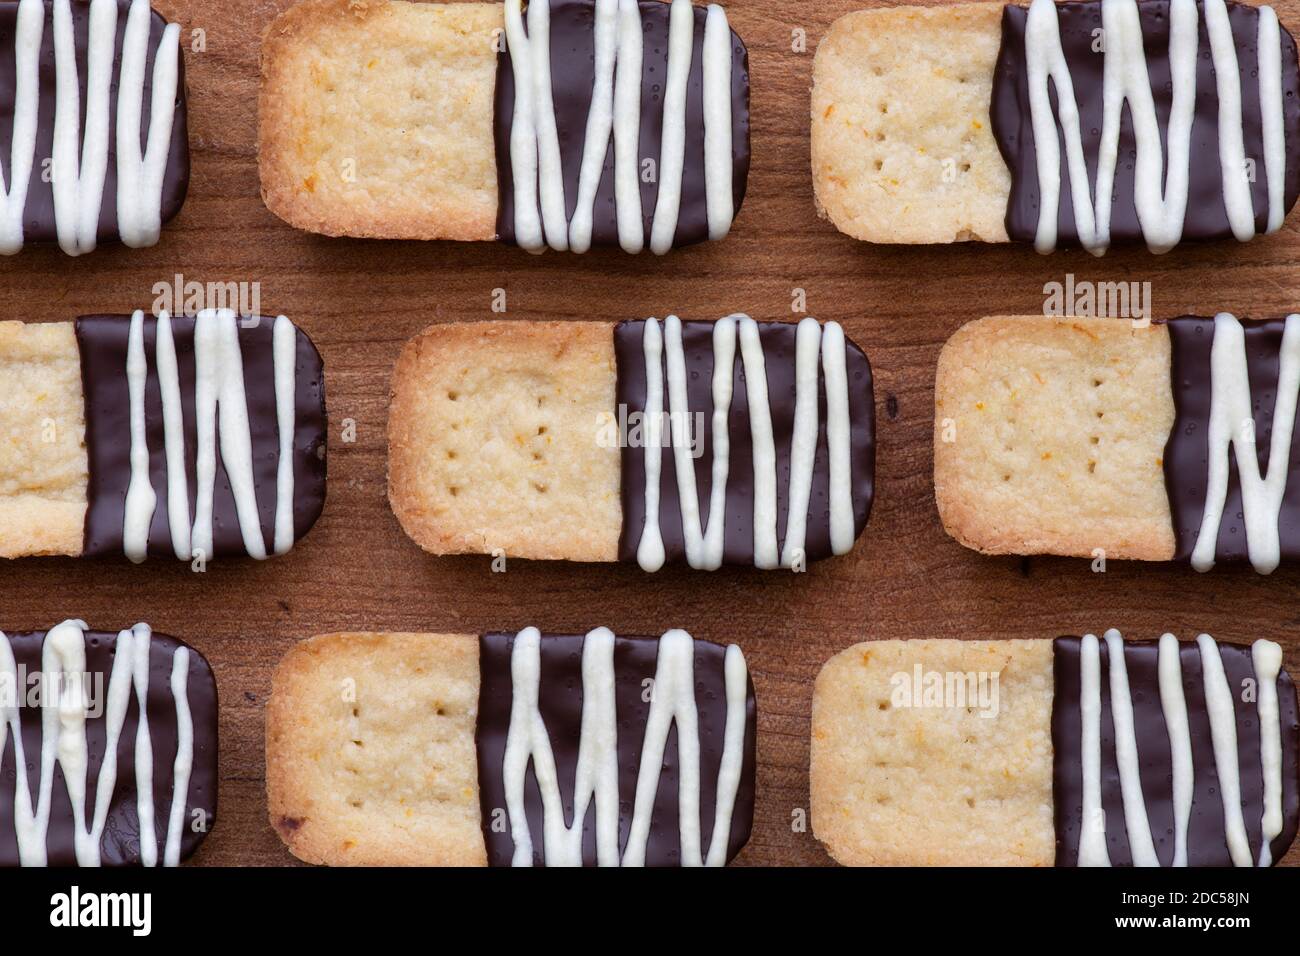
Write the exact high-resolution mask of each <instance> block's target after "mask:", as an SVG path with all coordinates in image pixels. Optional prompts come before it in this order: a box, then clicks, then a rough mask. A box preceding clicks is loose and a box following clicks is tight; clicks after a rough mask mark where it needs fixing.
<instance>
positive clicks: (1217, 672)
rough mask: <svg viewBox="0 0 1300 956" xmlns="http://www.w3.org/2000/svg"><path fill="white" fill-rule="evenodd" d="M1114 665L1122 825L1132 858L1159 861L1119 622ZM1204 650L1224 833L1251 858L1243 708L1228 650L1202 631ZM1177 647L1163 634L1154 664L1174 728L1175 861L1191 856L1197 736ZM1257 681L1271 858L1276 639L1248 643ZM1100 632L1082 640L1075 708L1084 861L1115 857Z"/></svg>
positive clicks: (1278, 802) (1266, 847)
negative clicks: (1104, 749)
mask: <svg viewBox="0 0 1300 956" xmlns="http://www.w3.org/2000/svg"><path fill="white" fill-rule="evenodd" d="M1105 640H1106V649H1107V659H1108V665H1109V671H1110V712H1111V720H1112V725H1113V727H1114V733H1115V761H1116V765H1117V768H1118V770H1119V778H1120V791H1121V796H1122V799H1123V813H1124V827H1125V830H1126V832H1127V834H1128V841H1129V850H1130V853H1131V855H1132V859H1133V864H1134V865H1135V866H1159V865H1160V861H1159V859H1158V858H1157V856H1156V851H1155V845H1154V843H1153V841H1152V836H1151V828H1150V823H1149V820H1148V815H1147V805H1146V799H1145V797H1144V796H1143V793H1142V774H1141V767H1142V764H1141V755H1140V754H1139V753H1138V743H1137V734H1136V729H1135V727H1134V722H1133V699H1132V696H1131V692H1130V689H1129V682H1128V667H1127V664H1126V662H1125V658H1124V639H1123V637H1122V636H1121V635H1120V633H1119V631H1117V630H1114V629H1111V630H1109V631H1107V632H1106V636H1105ZM1196 643H1197V646H1198V648H1199V650H1200V655H1201V679H1202V682H1203V686H1204V693H1205V709H1206V715H1207V717H1208V719H1209V723H1210V736H1211V744H1212V748H1213V753H1214V772H1215V775H1216V777H1217V780H1218V787H1217V789H1218V791H1219V794H1220V797H1221V799H1222V802H1223V819H1224V833H1225V839H1226V843H1227V847H1228V853H1229V856H1230V857H1231V859H1232V862H1233V864H1234V865H1236V866H1250V865H1252V863H1253V858H1252V855H1251V850H1250V843H1249V839H1248V837H1247V834H1246V823H1245V817H1244V815H1243V812H1242V807H1241V766H1240V764H1241V750H1240V747H1239V744H1238V739H1237V716H1236V711H1235V707H1234V704H1233V700H1232V696H1233V693H1232V688H1231V686H1230V685H1229V683H1228V678H1227V675H1226V673H1225V672H1224V668H1223V658H1222V656H1221V655H1220V653H1219V646H1218V644H1217V643H1215V640H1214V638H1212V637H1210V635H1208V634H1201V635H1200V636H1198V637H1197V638H1196ZM1180 653H1181V648H1180V646H1179V643H1178V640H1177V639H1176V638H1175V637H1174V636H1173V635H1172V634H1165V635H1164V636H1162V637H1161V638H1160V644H1159V650H1158V657H1157V673H1158V683H1159V691H1160V706H1161V709H1162V711H1163V714H1164V719H1165V729H1166V732H1167V733H1168V735H1169V748H1170V756H1171V758H1172V775H1171V785H1172V802H1173V816H1174V856H1173V861H1172V862H1173V865H1174V866H1186V865H1187V827H1188V820H1189V819H1190V817H1191V811H1192V801H1193V795H1194V792H1195V779H1196V778H1195V772H1196V768H1195V766H1194V763H1193V759H1192V738H1191V733H1190V731H1189V729H1188V713H1187V700H1186V696H1185V694H1184V693H1183V683H1182V680H1183V674H1182V664H1181V662H1180V659H1179V658H1180ZM1251 658H1252V662H1253V665H1254V671H1255V680H1256V684H1257V687H1258V695H1259V696H1258V704H1257V713H1258V719H1259V740H1260V762H1261V766H1262V772H1263V776H1264V795H1263V804H1264V806H1263V814H1262V817H1261V831H1262V834H1263V836H1262V840H1261V847H1260V851H1259V865H1260V866H1268V865H1270V863H1271V862H1272V853H1271V846H1270V844H1271V843H1272V841H1273V839H1274V838H1276V837H1277V836H1278V834H1280V833H1281V832H1282V825H1283V820H1282V724H1281V716H1280V711H1279V708H1278V697H1277V679H1278V675H1279V674H1280V673H1281V668H1282V649H1281V648H1280V647H1279V646H1278V645H1277V644H1275V643H1273V642H1272V641H1267V640H1258V641H1256V642H1255V643H1254V645H1253V646H1252V648H1251ZM1100 666H1101V665H1100V654H1099V644H1098V641H1097V638H1096V637H1095V636H1094V635H1092V634H1086V635H1084V637H1083V638H1082V639H1081V641H1080V643H1079V667H1080V674H1079V710H1080V717H1081V731H1082V732H1081V740H1080V761H1081V773H1082V790H1083V808H1082V820H1081V830H1080V833H1079V857H1078V865H1079V866H1110V865H1111V864H1110V855H1109V853H1108V852H1107V849H1106V813H1105V810H1104V808H1103V804H1102V794H1101V768H1102V761H1101V709H1102V707H1101V680H1100Z"/></svg>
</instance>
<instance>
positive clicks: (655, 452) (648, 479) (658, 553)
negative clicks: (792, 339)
mask: <svg viewBox="0 0 1300 956" xmlns="http://www.w3.org/2000/svg"><path fill="white" fill-rule="evenodd" d="M737 340H739V346H740V353H741V362H742V364H743V367H744V370H745V387H746V402H747V405H748V408H749V420H750V437H751V446H752V449H753V461H754V473H753V478H754V481H753V487H754V522H753V527H754V563H755V565H756V566H757V567H760V568H775V567H778V566H780V567H795V566H797V565H800V564H802V563H803V562H804V559H805V552H804V546H805V542H806V534H807V517H808V503H809V499H810V496H811V490H812V473H813V466H814V462H815V460H816V453H817V437H818V429H819V424H820V423H819V412H818V397H819V393H818V390H819V383H818V374H817V372H818V358H819V356H820V359H821V364H822V368H823V372H824V376H825V384H826V415H827V420H826V434H827V445H828V451H829V456H830V531H831V550H832V552H833V553H834V554H844V553H845V552H847V551H849V550H850V549H851V548H852V547H853V532H854V517H853V497H852V487H851V484H850V477H851V475H850V453H851V449H850V424H851V422H850V415H849V391H848V373H847V366H846V362H847V359H846V352H845V345H844V332H843V330H842V329H841V328H840V326H839V325H838V324H837V323H835V322H827V323H826V324H825V326H822V325H821V324H820V323H818V321H817V320H816V319H813V318H805V319H803V320H802V321H801V322H800V323H799V326H798V329H797V331H796V343H795V407H794V426H793V429H792V432H793V433H792V435H791V448H790V485H789V507H788V509H787V515H786V530H785V540H784V545H783V547H782V549H781V551H780V553H779V554H778V549H777V488H776V463H777V458H776V445H775V443H774V440H773V436H772V407H771V402H770V400H769V396H768V391H767V372H766V358H765V356H764V353H763V344H762V339H761V337H760V335H759V325H758V323H757V322H755V321H754V320H753V319H751V318H750V317H749V316H747V315H743V314H740V313H737V314H735V315H730V316H727V317H726V318H724V319H719V320H718V321H717V322H715V323H714V326H713V383H712V398H713V414H712V421H711V426H710V428H711V430H710V433H709V434H710V439H711V441H712V444H713V470H712V479H711V482H710V491H709V518H708V524H707V526H706V527H703V528H701V519H700V502H699V493H698V491H697V487H696V482H695V466H694V462H693V461H692V459H691V451H690V449H691V437H690V433H689V429H690V412H691V409H690V408H689V401H688V399H687V388H686V384H687V383H686V357H685V351H684V348H683V346H682V325H681V321H680V320H679V319H678V318H677V316H675V315H670V316H668V317H667V318H666V319H665V320H664V324H663V330H662V332H661V330H660V326H659V321H658V320H657V319H653V318H651V319H647V320H646V322H645V331H644V333H643V338H642V350H643V353H644V355H645V362H646V367H645V371H646V407H645V422H646V429H645V442H644V445H645V499H644V500H645V525H644V527H643V528H642V530H641V537H640V540H639V542H638V546H637V562H638V563H639V564H640V565H641V567H642V568H643V569H644V570H646V571H657V570H659V569H660V568H661V567H663V563H664V560H665V553H664V545H663V537H662V534H661V532H660V529H659V510H660V508H659V505H660V502H659V480H660V474H661V461H662V454H663V447H662V445H663V425H662V420H663V418H664V378H665V375H664V372H665V367H666V369H667V384H668V388H667V392H668V420H669V425H670V428H671V434H672V449H673V465H674V470H675V472H676V475H677V491H678V505H679V508H680V510H681V518H682V537H683V541H684V544H685V550H686V561H687V563H688V564H689V565H690V566H691V567H693V568H698V569H702V570H714V569H716V568H718V567H720V566H721V564H722V558H723V553H724V547H725V526H724V525H725V521H726V510H727V509H726V501H727V479H728V473H729V470H730V455H731V441H730V429H729V424H728V422H729V418H730V414H731V401H732V390H733V381H734V376H735V355H736V346H737Z"/></svg>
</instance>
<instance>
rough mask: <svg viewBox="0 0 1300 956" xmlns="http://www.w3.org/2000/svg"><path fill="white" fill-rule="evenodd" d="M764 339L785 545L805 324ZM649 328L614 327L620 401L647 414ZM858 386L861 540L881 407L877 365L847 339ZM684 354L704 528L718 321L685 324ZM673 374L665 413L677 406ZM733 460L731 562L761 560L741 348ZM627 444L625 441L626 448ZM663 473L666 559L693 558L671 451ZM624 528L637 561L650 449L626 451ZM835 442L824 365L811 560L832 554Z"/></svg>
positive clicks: (854, 419)
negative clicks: (672, 402) (698, 439)
mask: <svg viewBox="0 0 1300 956" xmlns="http://www.w3.org/2000/svg"><path fill="white" fill-rule="evenodd" d="M758 328H759V338H760V340H761V341H762V343H763V352H764V355H765V357H766V363H765V365H766V370H767V388H768V401H769V403H770V404H771V406H772V436H773V440H774V442H775V445H776V509H777V544H778V547H782V546H784V543H785V525H786V515H787V513H788V511H789V500H790V440H791V435H792V434H793V431H794V400H795V341H796V334H797V332H796V330H797V329H798V325H797V324H796V323H789V322H760V323H759V325H758ZM644 334H645V322H642V321H635V322H620V323H619V324H618V325H617V326H616V327H615V329H614V351H615V355H616V357H617V362H618V385H617V396H618V405H619V407H620V408H626V409H627V411H628V413H629V414H630V413H632V412H640V411H644V410H645V401H646V376H645V351H644V349H643V347H642V338H643V336H644ZM844 345H845V356H846V367H847V370H848V384H849V418H850V432H849V442H850V449H851V451H850V456H851V466H850V467H851V487H852V494H853V521H854V534H855V536H856V535H860V534H861V533H862V529H863V528H864V527H866V524H867V516H868V515H869V514H870V512H871V501H872V495H873V485H874V478H875V463H876V451H875V435H876V409H875V401H874V397H873V392H872V382H871V365H870V363H869V362H868V361H867V357H866V355H864V354H863V352H862V350H861V349H860V348H858V347H857V345H855V344H854V343H853V342H851V341H848V340H847V339H846V340H845V343H844ZM682 351H683V352H684V354H685V357H686V394H687V401H688V403H689V405H690V411H691V412H693V413H694V412H702V413H703V415H704V424H705V428H704V435H703V441H702V444H701V449H702V451H703V454H701V455H700V456H699V457H698V458H696V459H695V484H696V491H697V494H698V496H699V499H700V521H701V525H702V526H704V525H705V524H706V523H707V522H708V519H709V494H710V490H711V489H712V487H713V436H712V434H711V432H712V420H713V394H712V386H713V323H712V322H683V323H682ZM666 375H667V372H666V370H665V388H664V395H665V398H664V408H665V410H667V408H668V400H667V379H666ZM728 432H729V437H730V439H731V459H730V460H731V463H730V467H729V470H728V473H727V515H726V523H725V533H724V535H723V537H724V539H725V544H724V548H723V558H722V560H723V563H725V564H745V565H751V566H752V565H753V563H754V458H753V442H752V439H751V435H750V425H749V400H748V397H747V396H746V393H745V371H744V363H743V361H742V360H741V357H740V349H739V347H737V350H736V360H735V380H734V385H733V390H732V396H731V414H730V417H729V419H728ZM625 444H626V443H625ZM660 451H661V453H662V465H661V467H660V473H659V489H660V490H659V495H660V499H659V529H660V532H661V533H662V534H663V540H664V553H665V556H666V560H667V561H670V562H671V561H684V560H685V558H686V546H685V539H684V535H683V532H682V516H681V505H680V501H679V497H678V494H677V466H676V464H675V462H674V460H673V453H672V449H671V448H663V449H661V450H660ZM621 454H622V495H623V530H622V534H621V535H620V537H619V545H618V555H619V560H620V561H635V560H636V551H637V545H638V544H639V543H640V541H641V532H642V529H644V527H645V520H646V513H645V454H646V449H644V448H641V447H636V448H631V447H624V448H623V450H622V453H621ZM828 458H829V451H828V448H827V444H826V382H825V378H824V376H823V374H822V372H821V364H820V362H819V363H818V413H817V455H816V458H815V460H814V464H813V480H812V494H811V496H810V497H809V499H808V525H807V534H806V537H805V544H804V551H805V555H806V557H807V560H809V561H816V560H818V559H820V558H826V557H829V556H830V555H831V543H830V506H829V500H828V499H829V496H830V463H829V461H828Z"/></svg>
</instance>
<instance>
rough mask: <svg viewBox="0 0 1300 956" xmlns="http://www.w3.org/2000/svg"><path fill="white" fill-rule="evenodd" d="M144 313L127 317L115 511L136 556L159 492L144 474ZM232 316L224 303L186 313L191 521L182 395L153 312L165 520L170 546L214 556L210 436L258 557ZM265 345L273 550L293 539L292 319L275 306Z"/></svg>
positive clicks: (166, 327)
mask: <svg viewBox="0 0 1300 956" xmlns="http://www.w3.org/2000/svg"><path fill="white" fill-rule="evenodd" d="M144 321H145V319H144V314H143V313H142V312H139V311H137V312H136V313H135V314H134V315H133V316H132V317H131V329H130V334H129V339H128V349H127V363H126V375H127V383H128V388H129V393H130V400H131V436H130V440H131V482H130V485H129V487H128V490H127V497H126V507H125V509H124V512H123V527H122V539H123V548H124V551H125V553H126V556H127V557H128V558H130V559H131V560H132V561H136V562H139V561H143V560H144V558H145V556H146V553H147V548H148V541H149V528H150V525H151V524H152V522H153V515H154V510H155V509H156V507H157V493H156V491H155V490H154V488H153V487H152V485H151V484H150V475H149V448H148V439H147V435H146V430H145V409H144V396H145V384H146V381H147V376H148V365H147V362H146V358H145V347H144ZM239 321H240V320H239V319H238V318H237V317H236V316H235V314H234V312H232V311H230V310H228V309H206V310H204V311H202V312H200V313H199V314H198V316H197V317H196V318H195V321H194V408H195V416H196V420H195V438H196V446H197V447H196V449H195V455H194V469H195V474H196V482H195V485H196V499H195V509H194V517H193V522H192V523H191V520H190V505H189V476H188V471H187V465H186V461H187V458H186V448H185V429H184V405H183V403H182V398H181V389H180V379H179V374H178V370H177V363H176V344H175V339H174V337H173V333H172V322H171V317H170V316H169V315H168V314H167V313H166V312H162V313H160V314H159V316H158V319H157V331H156V340H155V353H156V354H155V362H156V368H157V374H158V386H159V394H160V396H161V401H162V415H163V436H164V439H163V440H164V444H165V454H166V467H167V513H168V527H169V530H170V533H171V539H172V550H173V551H174V552H175V554H176V556H177V557H178V558H180V559H182V560H188V559H190V558H192V557H202V558H205V559H206V558H209V557H211V556H212V541H213V494H214V491H215V487H216V474H217V455H218V444H219V446H220V448H219V451H220V456H221V464H222V466H223V467H224V468H225V471H226V476H227V478H228V479H229V481H230V490H231V493H232V495H233V497H234V501H235V511H236V517H237V518H238V521H239V528H240V533H241V536H242V538H243V543H244V549H245V550H246V551H247V552H248V554H249V556H251V557H253V558H257V559H259V560H260V559H262V558H265V557H266V556H267V548H266V539H265V537H264V535H263V533H262V526H261V518H260V515H259V513H258V508H257V488H256V481H255V479H254V475H253V448H252V431H251V428H250V426H249V420H248V397H247V393H246V392H245V389H244V360H243V355H242V353H241V351H240V347H239ZM258 321H263V320H258ZM271 347H272V362H273V366H274V379H275V381H274V387H275V405H276V424H277V429H278V435H279V461H278V464H277V474H276V492H275V495H276V506H275V527H274V539H273V550H272V553H274V554H282V553H284V552H285V551H287V550H289V548H290V547H292V545H293V518H294V514H293V492H294V472H293V439H294V430H295V427H296V421H297V369H296V364H297V329H296V328H295V327H294V325H293V323H292V322H290V321H289V320H288V319H287V318H286V317H285V316H283V315H281V316H279V317H278V318H276V320H275V325H274V326H273V328H272V346H271ZM218 433H219V435H220V438H219V439H218Z"/></svg>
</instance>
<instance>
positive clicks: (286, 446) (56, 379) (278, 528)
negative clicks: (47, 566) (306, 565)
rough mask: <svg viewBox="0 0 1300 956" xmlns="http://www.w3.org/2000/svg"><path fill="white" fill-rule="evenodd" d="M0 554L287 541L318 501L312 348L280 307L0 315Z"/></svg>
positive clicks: (200, 553) (216, 554) (167, 550)
mask: <svg viewBox="0 0 1300 956" xmlns="http://www.w3.org/2000/svg"><path fill="white" fill-rule="evenodd" d="M0 368H3V369H4V373H5V374H3V375H0V556H3V557H8V558H14V557H26V556H31V555H45V554H63V555H81V556H88V557H98V556H101V555H109V554H125V555H126V556H127V557H128V558H130V559H131V560H133V561H141V560H143V559H144V558H145V557H146V556H148V555H154V556H161V557H174V558H178V559H180V560H183V561H191V562H199V563H203V562H206V561H208V560H211V559H214V558H221V557H228V556H233V555H237V554H246V555H250V556H253V557H256V558H264V557H267V556H268V555H270V554H281V553H283V552H284V551H287V550H288V549H289V548H290V547H291V546H292V545H293V543H294V541H296V540H297V539H298V538H301V537H302V536H303V535H305V534H306V533H307V532H308V531H309V530H310V529H311V527H312V525H313V524H314V523H315V521H316V519H317V518H318V517H319V515H320V512H321V509H322V507H323V506H324V501H325V457H324V453H325V393H324V381H323V367H322V363H321V358H320V354H319V353H318V352H317V351H316V348H315V346H314V345H312V342H311V340H310V339H309V338H308V337H307V336H306V335H305V334H303V333H302V332H300V331H299V330H298V329H297V328H296V327H295V326H294V325H293V323H291V322H290V321H289V320H288V319H287V318H285V317H284V316H280V317H279V318H277V319H274V320H272V319H261V318H257V317H253V318H237V317H236V316H235V315H234V313H232V312H229V311H224V310H212V311H205V312H200V313H199V315H198V316H197V317H188V316H176V317H174V318H173V317H171V316H168V315H167V314H166V313H162V315H161V316H160V317H153V316H149V317H146V316H145V315H144V314H143V313H142V312H136V313H134V314H133V315H130V316H127V315H97V316H82V317H80V318H78V319H76V321H75V322H60V323H51V324H48V325H25V324H23V323H21V322H3V323H0Z"/></svg>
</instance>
